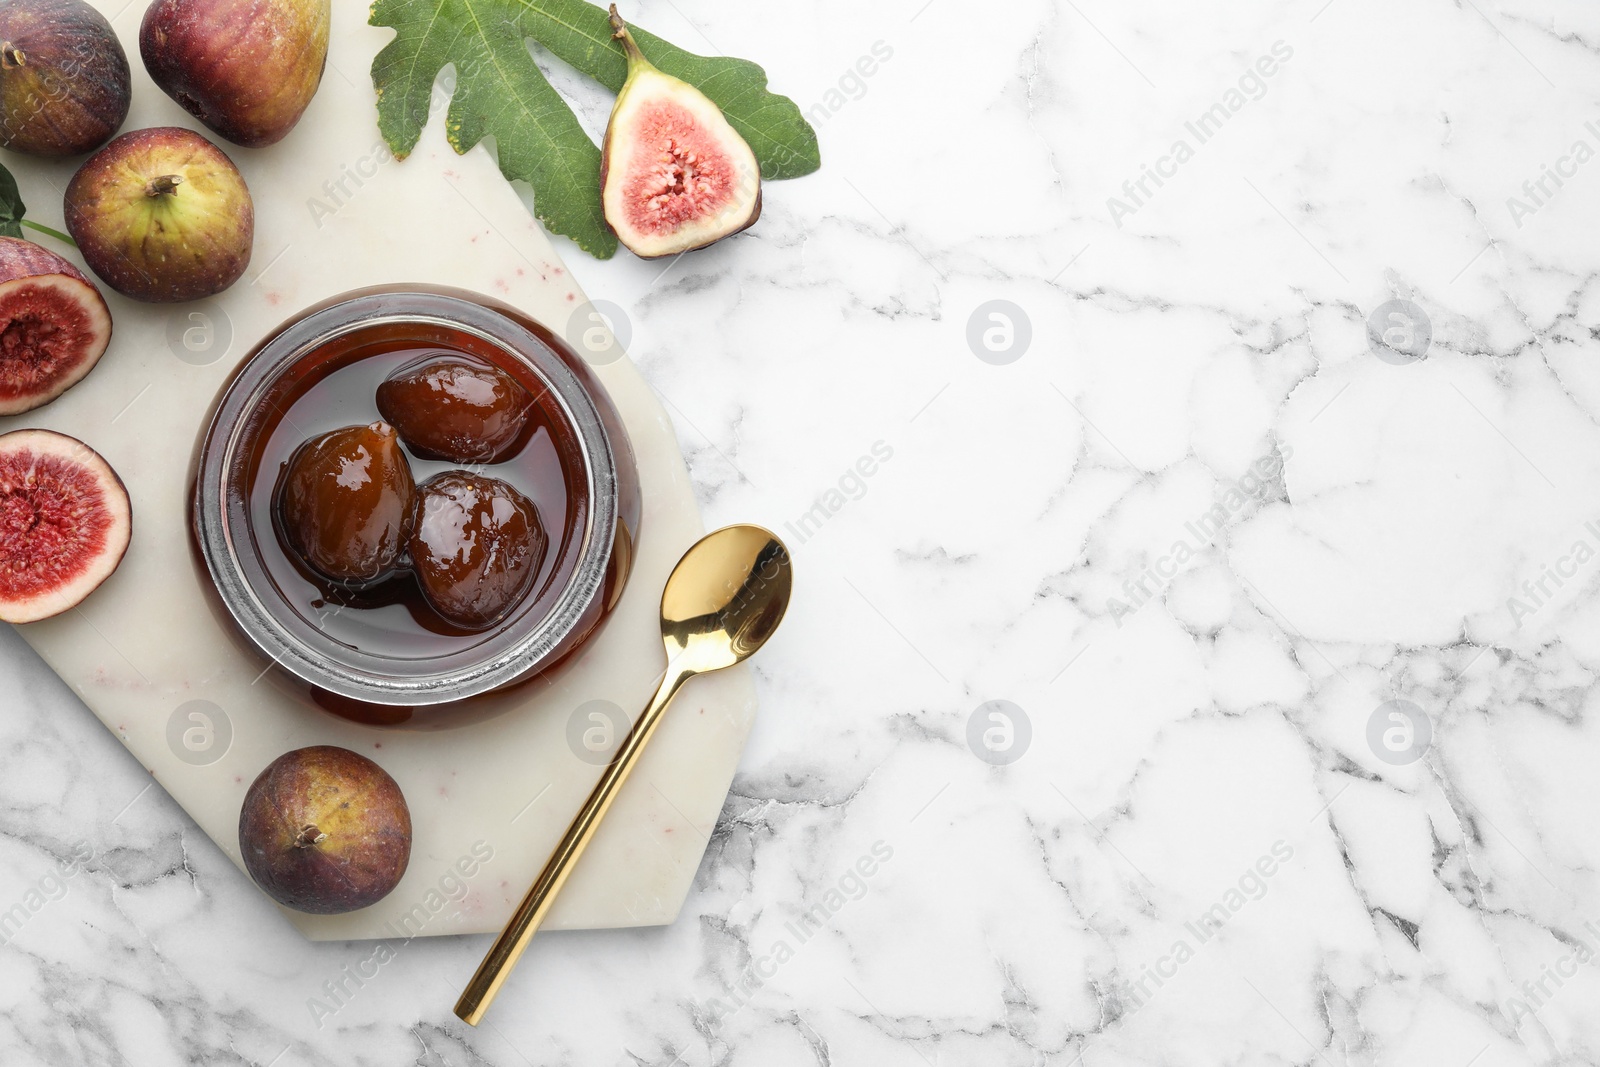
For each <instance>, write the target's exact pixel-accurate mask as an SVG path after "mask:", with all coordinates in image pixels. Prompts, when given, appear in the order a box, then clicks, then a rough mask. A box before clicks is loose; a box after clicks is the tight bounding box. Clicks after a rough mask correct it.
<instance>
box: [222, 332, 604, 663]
mask: <svg viewBox="0 0 1600 1067" xmlns="http://www.w3.org/2000/svg"><path fill="white" fill-rule="evenodd" d="M449 341H450V342H453V343H447V344H428V345H418V344H417V343H416V342H415V341H411V340H404V341H394V342H385V341H378V342H367V343H357V344H355V345H351V344H349V343H347V342H346V341H345V340H336V341H333V342H330V343H327V344H325V345H323V346H322V347H321V348H320V349H318V350H316V351H314V352H313V353H311V354H309V355H308V356H307V357H305V359H304V364H305V366H306V367H307V373H306V374H305V375H304V376H303V377H302V378H300V379H299V380H298V381H296V382H294V383H292V387H291V388H286V389H285V390H284V391H283V393H282V394H281V395H280V396H277V397H275V398H274V401H275V403H274V408H275V411H274V412H273V413H272V414H271V415H269V416H268V417H267V419H266V421H265V422H264V423H263V425H262V427H261V429H262V431H263V432H262V434H261V436H260V438H259V442H260V444H259V448H258V451H257V453H256V454H255V456H253V457H252V464H251V471H252V476H251V478H250V481H249V483H248V487H249V494H250V501H249V503H250V516H251V523H252V525H253V526H254V527H255V528H256V529H257V530H274V531H275V533H276V534H277V536H274V537H271V538H262V539H260V540H262V541H264V542H266V543H264V544H263V546H262V547H263V555H264V558H265V562H266V565H267V570H268V573H269V574H270V576H271V579H272V581H273V582H274V584H276V585H277V587H278V589H279V590H281V591H282V593H283V594H284V596H285V597H286V598H287V599H288V600H289V601H290V602H291V603H292V604H294V605H296V606H297V607H299V608H301V609H302V610H303V611H304V612H305V614H306V615H308V616H310V617H314V618H315V619H316V620H317V623H318V625H319V626H320V628H321V629H323V630H324V631H325V632H326V633H327V634H328V635H329V636H331V637H333V638H334V639H335V640H338V641H340V642H344V643H347V644H350V645H353V646H355V647H358V648H364V649H368V650H372V649H374V648H381V649H383V650H384V651H385V652H386V653H388V654H390V655H396V656H400V657H408V656H433V655H437V654H439V653H441V652H447V651H453V650H454V647H455V646H466V645H470V644H471V643H473V642H474V641H476V640H477V639H478V638H479V637H480V636H481V634H482V632H483V627H475V628H469V627H466V626H462V625H459V624H457V623H454V622H452V621H450V619H448V618H446V617H445V616H444V615H442V614H440V613H439V612H438V611H435V610H434V608H433V607H431V606H430V605H429V603H428V601H427V599H426V598H425V597H424V596H423V593H422V589H421V587H420V585H419V584H418V579H417V576H416V574H415V572H414V571H413V570H411V569H410V568H405V569H402V570H401V571H400V572H399V573H397V574H395V575H394V576H393V577H392V578H389V579H388V580H386V581H384V582H381V583H379V584H376V585H369V586H366V587H364V588H351V587H350V586H349V585H347V584H340V583H336V582H331V581H329V580H328V579H327V578H325V577H324V576H323V575H322V574H320V573H318V571H317V570H315V569H313V568H312V567H310V566H307V565H306V563H305V562H304V561H303V560H302V559H301V558H300V555H299V553H297V552H295V551H294V550H293V549H292V547H291V546H290V545H288V544H286V543H285V541H286V539H285V538H284V536H283V529H282V516H281V514H280V513H279V509H278V498H279V494H278V493H277V492H276V487H277V486H278V485H279V484H280V483H281V481H282V479H283V477H284V474H285V472H286V471H287V470H288V468H289V463H290V460H291V459H292V458H293V457H294V455H295V453H296V451H297V450H299V449H300V447H301V446H302V444H303V443H304V442H306V441H307V440H308V439H310V438H313V437H316V436H318V435H321V434H325V433H328V432H330V431H333V430H337V429H339V428H341V427H346V426H353V425H357V424H361V423H369V422H372V421H374V420H376V419H378V418H379V417H380V416H379V413H378V406H377V399H376V398H377V395H378V390H379V387H380V386H382V385H383V384H384V383H385V382H386V381H388V380H389V379H390V377H391V376H392V375H394V374H395V373H396V372H397V371H400V370H402V369H404V368H406V367H408V366H412V365H415V364H417V363H419V362H425V361H430V360H433V359H437V358H441V357H460V356H470V357H474V358H475V359H476V360H479V361H487V362H490V363H494V360H493V355H492V353H491V352H487V351H485V350H484V349H485V348H486V347H487V346H485V345H484V343H483V342H482V341H481V340H480V339H478V338H475V337H471V336H469V335H465V334H462V335H459V336H456V337H453V338H450V339H449ZM495 365H496V367H497V369H498V370H500V371H501V372H502V373H505V374H508V375H509V376H510V377H512V379H513V380H517V381H518V384H519V385H521V386H522V387H523V388H524V389H525V390H526V391H527V394H528V395H529V396H530V397H533V398H535V399H534V400H533V403H532V404H531V406H529V407H528V408H527V411H526V415H527V418H526V421H525V424H524V425H523V426H522V428H521V431H520V432H519V433H518V434H517V435H516V439H515V441H514V442H513V443H512V444H511V445H510V446H509V447H506V448H503V449H500V450H499V453H498V454H499V457H500V459H499V462H496V463H494V464H493V465H481V464H473V465H463V464H460V463H453V462H449V461H446V460H439V459H432V458H428V456H429V453H427V452H424V451H421V450H419V449H417V448H415V447H414V446H412V445H410V444H405V443H403V444H402V447H404V448H405V449H406V458H407V459H408V460H409V461H410V464H411V471H412V476H413V478H414V479H415V481H416V483H417V484H418V485H422V484H423V483H425V482H428V481H429V480H430V479H433V478H434V477H436V476H438V475H442V474H445V473H446V472H449V471H457V470H462V469H465V470H467V471H469V472H471V473H481V474H484V475H487V476H489V477H492V478H496V479H499V480H500V481H503V482H506V483H507V484H509V485H510V486H512V488H514V489H515V490H517V492H519V493H521V494H522V495H523V496H524V497H526V498H527V499H528V500H529V501H531V502H532V504H533V506H534V507H535V508H536V509H537V511H538V516H539V522H540V524H541V526H542V527H543V529H544V531H545V532H546V535H547V537H548V544H547V545H544V546H541V547H542V549H543V552H542V559H541V560H540V561H539V563H538V567H537V571H536V573H535V575H534V577H533V578H532V579H531V581H529V582H528V584H527V587H526V592H525V593H523V595H522V598H521V603H520V604H519V605H517V606H516V607H514V608H513V609H512V610H511V612H510V613H509V614H508V615H507V616H505V618H512V617H516V616H517V615H520V614H521V613H522V612H524V611H528V610H534V611H537V610H538V609H539V605H540V601H541V599H542V598H543V597H545V596H547V595H553V594H554V593H556V592H559V590H560V589H561V588H563V587H564V585H565V582H566V579H567V577H569V575H570V569H571V567H572V565H573V563H574V562H575V558H576V556H575V553H574V551H573V549H574V548H575V547H576V546H575V544H574V541H575V534H576V532H577V531H578V530H581V529H582V524H583V517H584V511H585V509H586V508H587V506H588V501H587V496H586V488H585V486H584V485H583V483H582V482H581V481H577V480H574V479H570V478H569V477H568V475H567V472H566V469H565V468H564V466H563V464H562V462H561V456H562V446H563V443H564V442H562V441H561V440H560V439H559V436H558V435H559V434H561V432H562V430H563V428H564V426H565V423H564V422H563V421H562V420H561V419H560V418H559V415H558V413H556V412H552V411H550V410H548V409H547V407H546V406H544V405H541V404H540V403H539V398H540V397H545V398H548V396H549V391H548V390H546V389H542V388H541V387H540V383H539V382H538V381H537V379H535V378H534V377H533V375H532V374H531V373H528V372H527V371H526V369H525V368H521V370H522V374H523V375H524V376H525V377H519V374H518V371H519V368H518V367H516V366H515V365H514V364H511V363H509V361H508V362H507V364H506V365H503V366H502V365H499V364H495ZM494 621H496V622H503V619H497V620H494Z"/></svg>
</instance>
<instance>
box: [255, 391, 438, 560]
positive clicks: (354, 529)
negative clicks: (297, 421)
mask: <svg viewBox="0 0 1600 1067" xmlns="http://www.w3.org/2000/svg"><path fill="white" fill-rule="evenodd" d="M415 502H416V484H415V482H413V480H412V477H411V465H410V464H409V463H408V462H406V457H405V453H404V452H402V451H401V450H400V439H399V437H398V436H397V435H396V434H395V431H394V427H392V426H390V425H389V424H388V423H384V422H375V423H373V424H372V425H370V426H347V427H345V428H344V429H342V430H334V431H333V432H331V433H325V434H322V435H320V436H318V437H313V438H312V439H311V440H309V441H307V442H306V443H305V444H303V445H301V446H300V447H299V448H298V449H296V450H295V453H294V455H293V456H292V457H290V459H289V462H288V464H287V465H286V466H285V468H284V472H283V476H282V478H281V479H280V480H279V483H278V508H277V511H278V522H279V528H280V529H281V531H282V533H283V537H284V540H285V541H286V542H287V543H288V545H289V547H290V548H291V549H293V550H294V552H295V553H296V554H297V555H298V556H299V557H300V558H301V559H302V560H304V561H305V563H306V564H307V565H308V566H310V567H311V568H312V569H313V570H315V571H317V572H318V573H319V574H321V575H322V576H323V577H325V578H327V579H329V580H330V581H333V582H337V583H339V584H341V585H348V586H351V587H353V588H361V587H363V586H368V585H373V584H375V583H377V582H381V581H383V580H384V579H385V578H388V577H389V576H390V575H392V574H393V573H394V572H395V570H397V569H398V568H399V566H400V564H401V562H402V555H403V553H404V552H405V547H406V538H407V537H408V536H409V535H410V532H411V521H412V511H413V508H414V507H415Z"/></svg>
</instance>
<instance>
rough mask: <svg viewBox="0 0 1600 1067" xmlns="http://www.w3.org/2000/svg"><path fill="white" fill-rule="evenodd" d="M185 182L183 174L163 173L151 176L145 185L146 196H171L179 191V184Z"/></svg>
mask: <svg viewBox="0 0 1600 1067" xmlns="http://www.w3.org/2000/svg"><path fill="white" fill-rule="evenodd" d="M182 184H183V175H181V174H163V175H161V176H159V177H156V178H151V179H150V180H149V181H148V182H146V183H145V186H144V195H145V196H171V195H172V194H173V193H175V192H177V191H178V186H180V185H182Z"/></svg>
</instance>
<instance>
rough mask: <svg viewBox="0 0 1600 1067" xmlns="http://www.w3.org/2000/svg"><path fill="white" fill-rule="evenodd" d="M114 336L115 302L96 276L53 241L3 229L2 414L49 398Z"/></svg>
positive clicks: (76, 378) (90, 364) (90, 365)
mask: <svg viewBox="0 0 1600 1067" xmlns="http://www.w3.org/2000/svg"><path fill="white" fill-rule="evenodd" d="M110 343H111V310H110V309H109V308H107V307H106V301H105V298H104V297H103V296H101V295H100V290H99V289H96V288H95V286H94V283H93V282H91V281H90V280H89V279H87V278H85V277H84V276H83V274H82V273H81V272H80V271H79V270H78V268H76V267H74V266H73V265H72V264H70V263H68V262H67V261H66V260H64V259H62V258H61V257H60V256H58V255H56V254H55V253H54V252H51V251H50V250H49V249H46V248H41V247H39V246H38V245H36V244H34V243H33V242H32V241H24V240H22V239H21V238H17V237H0V415H17V414H20V413H22V412H24V411H32V410H33V409H34V408H36V407H40V406H42V405H44V404H48V403H49V402H50V401H52V400H54V399H55V398H56V397H58V396H60V395H61V394H62V393H64V392H66V391H67V390H68V389H70V388H72V387H73V386H74V385H76V384H78V382H80V381H82V380H83V378H84V376H85V375H86V374H88V373H89V372H90V371H91V370H93V369H94V366H95V364H96V363H98V362H100V357H101V356H102V355H104V354H105V351H106V345H108V344H110Z"/></svg>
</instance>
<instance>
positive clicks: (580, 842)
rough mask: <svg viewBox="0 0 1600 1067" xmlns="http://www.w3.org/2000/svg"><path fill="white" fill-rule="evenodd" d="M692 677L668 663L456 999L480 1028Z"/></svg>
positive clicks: (462, 1013)
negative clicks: (653, 692)
mask: <svg viewBox="0 0 1600 1067" xmlns="http://www.w3.org/2000/svg"><path fill="white" fill-rule="evenodd" d="M691 677H693V675H691V674H690V673H688V672H685V671H682V670H679V669H676V668H674V667H672V666H671V665H669V666H668V667H667V674H666V676H665V677H664V678H662V679H661V685H660V687H659V688H657V689H656V695H655V696H653V697H651V698H650V704H649V706H648V707H646V708H645V709H644V712H643V714H641V715H640V716H639V719H638V721H637V722H635V723H634V724H633V729H631V730H629V731H628V736H627V737H626V738H625V739H624V740H623V742H622V747H621V748H619V749H617V754H616V755H615V756H613V757H612V758H611V762H610V763H609V764H607V765H606V769H605V771H604V772H603V773H602V774H601V775H600V780H599V781H598V782H596V783H595V786H594V791H593V792H591V793H590V794H589V799H588V800H585V801H584V802H583V807H582V808H581V809H579V811H578V815H577V817H576V818H574V819H573V820H572V825H571V826H569V827H567V832H566V834H565V835H563V836H562V838H561V840H560V842H558V843H557V844H556V847H555V851H554V852H552V853H550V859H549V860H548V861H546V862H545V865H544V870H543V871H540V872H539V877H538V878H537V879H536V880H535V881H534V883H533V887H532V888H531V889H529V890H528V895H527V896H525V897H523V898H522V903H521V904H518V905H517V910H516V911H514V912H512V913H511V918H510V920H509V921H508V922H507V923H506V928H505V929H504V930H502V931H500V936H499V937H497V938H496V939H495V942H494V945H493V946H491V947H490V949H489V954H488V955H486V956H484V958H483V962H482V963H480V964H478V970H477V973H475V974H474V975H473V976H472V981H470V982H468V983H467V988H466V989H465V990H463V991H462V993H461V999H460V1000H458V1001H456V1009H455V1010H456V1015H457V1017H458V1018H460V1019H462V1020H464V1021H466V1022H467V1023H470V1024H471V1025H473V1026H477V1025H478V1022H479V1020H481V1019H482V1018H483V1015H484V1013H485V1012H486V1011H488V1010H489V1005H490V1004H492V1003H494V998H495V994H497V993H499V992H500V987H501V985H503V984H504V983H505V980H506V979H507V978H509V977H510V976H511V969H512V968H513V967H515V966H516V965H517V960H518V959H520V958H521V957H522V953H523V950H525V949H526V948H527V947H528V942H529V941H532V940H533V935H534V932H535V931H537V930H538V929H539V924H540V923H542V922H544V917H545V915H546V914H547V913H548V912H549V911H550V907H551V905H553V904H554V903H555V899H556V894H557V893H560V892H561V887H562V886H563V885H565V884H566V881H567V876H568V875H570V874H571V873H572V869H573V868H574V867H576V866H577V865H578V859H579V857H581V856H582V855H583V850H584V849H586V848H588V847H589V841H590V840H591V839H592V838H593V837H594V833H595V831H596V830H597V829H599V828H600V820H601V819H604V818H605V817H606V811H607V810H608V809H609V808H610V807H611V802H612V801H613V800H615V799H616V796H617V793H618V792H619V791H620V790H621V789H622V783H624V782H626V781H627V780H628V774H629V773H630V772H631V771H632V770H633V765H634V764H635V763H638V762H639V756H640V754H641V753H642V752H644V746H645V745H646V744H648V743H649V741H650V735H651V734H653V733H655V729H656V726H657V724H659V723H660V721H661V713H662V712H663V711H665V710H666V709H667V705H668V704H669V703H671V702H672V698H673V697H674V696H676V695H677V694H678V690H679V689H680V688H682V686H683V683H684V682H686V681H688V680H689V679H690V678H691Z"/></svg>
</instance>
